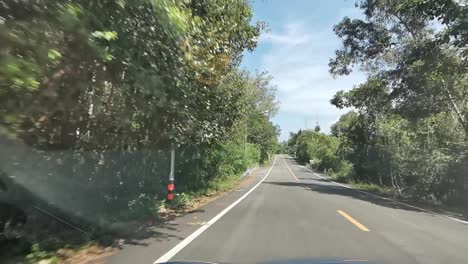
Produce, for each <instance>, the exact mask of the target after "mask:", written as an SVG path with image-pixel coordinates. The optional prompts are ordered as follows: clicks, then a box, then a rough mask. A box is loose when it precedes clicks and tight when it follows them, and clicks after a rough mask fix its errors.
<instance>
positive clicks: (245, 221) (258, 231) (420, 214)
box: [133, 156, 468, 264]
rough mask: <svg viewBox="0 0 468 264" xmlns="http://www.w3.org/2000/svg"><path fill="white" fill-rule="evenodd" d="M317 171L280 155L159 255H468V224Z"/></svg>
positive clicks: (292, 258) (272, 258) (382, 258)
mask: <svg viewBox="0 0 468 264" xmlns="http://www.w3.org/2000/svg"><path fill="white" fill-rule="evenodd" d="M319 176H320V175H318V174H315V173H313V172H311V171H308V170H306V169H305V168H304V167H302V166H300V165H298V164H297V163H295V162H294V161H293V160H292V159H289V158H287V157H286V156H279V157H278V158H277V160H276V163H275V164H274V166H273V168H272V169H271V172H270V174H269V175H268V177H266V178H265V179H264V181H263V182H261V183H260V182H259V184H258V186H257V188H256V189H254V190H253V191H252V192H250V193H249V194H247V193H246V194H245V198H244V199H243V200H242V201H240V202H239V203H238V204H236V205H235V206H233V207H232V209H231V210H229V211H227V212H225V214H224V215H222V216H221V217H218V220H217V221H211V222H208V223H209V226H207V227H206V228H205V229H204V230H202V231H203V232H200V230H198V231H195V233H192V235H191V237H190V238H189V239H185V240H182V239H180V241H182V244H185V245H183V246H181V245H180V244H179V245H178V246H175V248H173V250H172V251H171V252H172V253H169V254H166V255H164V256H165V257H164V256H163V257H162V258H161V257H160V256H154V257H155V258H154V260H156V259H158V258H159V259H160V260H162V259H164V258H166V259H165V260H168V258H169V257H170V258H169V259H170V261H207V262H221V263H336V262H333V261H335V260H336V261H338V260H339V261H343V262H344V263H353V262H356V263H367V262H368V263H421V264H422V263H424V264H430V263H445V264H450V263H468V243H467V242H468V225H467V224H464V223H462V222H456V221H454V220H452V219H449V218H447V217H445V216H442V215H437V214H432V213H430V212H425V211H421V210H418V209H416V208H413V207H408V206H406V205H404V204H401V203H395V202H393V201H390V200H385V199H381V198H378V197H375V196H373V195H370V194H366V193H363V192H359V191H356V190H354V189H350V188H346V186H340V185H338V184H336V183H333V182H329V181H327V180H324V179H323V178H321V177H319ZM226 206H228V205H225V207H226ZM187 240H189V241H187ZM180 241H178V242H177V243H180ZM184 241H185V242H184ZM165 252H167V251H165ZM136 258H137V257H134V258H133V259H136ZM300 260H304V261H303V262H301V261H300Z"/></svg>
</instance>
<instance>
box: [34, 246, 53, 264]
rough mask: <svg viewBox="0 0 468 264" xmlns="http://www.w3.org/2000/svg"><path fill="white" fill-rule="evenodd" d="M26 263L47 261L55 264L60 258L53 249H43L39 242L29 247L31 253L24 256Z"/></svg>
mask: <svg viewBox="0 0 468 264" xmlns="http://www.w3.org/2000/svg"><path fill="white" fill-rule="evenodd" d="M26 260H27V262H28V263H31V264H36V263H39V262H40V263H47V264H56V263H60V258H59V257H57V256H56V253H55V252H54V251H45V250H43V249H41V247H40V245H39V244H34V245H33V246H32V247H31V253H29V254H28V255H27V256H26Z"/></svg>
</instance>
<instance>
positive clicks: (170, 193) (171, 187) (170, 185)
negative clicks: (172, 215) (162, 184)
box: [167, 145, 175, 203]
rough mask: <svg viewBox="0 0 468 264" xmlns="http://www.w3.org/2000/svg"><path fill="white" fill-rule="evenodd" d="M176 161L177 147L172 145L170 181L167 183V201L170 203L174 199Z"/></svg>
mask: <svg viewBox="0 0 468 264" xmlns="http://www.w3.org/2000/svg"><path fill="white" fill-rule="evenodd" d="M174 163H175V147H174V145H172V146H171V171H170V172H169V182H168V184H167V201H168V202H169V203H171V202H172V200H174V188H175V187H174V167H175V165H174Z"/></svg>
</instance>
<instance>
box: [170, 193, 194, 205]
mask: <svg viewBox="0 0 468 264" xmlns="http://www.w3.org/2000/svg"><path fill="white" fill-rule="evenodd" d="M191 202H192V197H191V196H190V195H188V194H186V193H179V194H177V195H175V196H174V200H172V202H171V204H170V206H171V207H172V208H174V209H183V208H185V207H186V206H188V205H189V204H190V203H191Z"/></svg>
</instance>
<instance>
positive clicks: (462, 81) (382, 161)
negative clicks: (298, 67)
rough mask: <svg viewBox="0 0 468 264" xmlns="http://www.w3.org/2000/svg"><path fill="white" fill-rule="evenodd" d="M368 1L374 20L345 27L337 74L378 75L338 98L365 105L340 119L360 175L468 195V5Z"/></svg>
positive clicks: (412, 190)
mask: <svg viewBox="0 0 468 264" xmlns="http://www.w3.org/2000/svg"><path fill="white" fill-rule="evenodd" d="M358 6H359V7H360V8H361V9H362V10H363V13H364V14H365V18H364V19H355V20H351V19H349V18H344V19H343V20H342V21H341V22H340V23H339V24H338V25H337V26H335V29H334V30H335V33H336V34H337V36H338V37H340V38H341V39H342V41H343V47H342V48H341V49H340V50H337V51H336V56H335V58H332V59H331V60H330V72H331V73H332V74H334V75H347V74H349V73H350V72H351V69H352V68H353V67H359V68H360V69H362V70H364V71H365V72H366V73H367V74H368V79H367V81H366V82H365V83H363V84H361V85H359V86H357V87H355V88H354V89H352V90H350V91H347V92H344V91H340V92H338V93H337V94H336V95H335V96H334V97H333V99H332V100H331V103H332V104H333V105H335V106H337V107H338V108H345V107H353V108H354V109H356V110H357V113H355V114H353V115H352V116H351V115H349V116H343V117H342V118H340V121H339V122H338V123H337V124H335V125H334V126H333V127H332V133H333V135H335V136H338V137H340V139H341V143H340V149H341V150H342V153H343V156H344V157H345V159H346V160H348V161H349V162H351V163H352V164H353V173H352V178H353V180H354V181H357V182H360V183H362V182H364V183H372V184H378V185H380V186H390V187H392V188H394V189H395V190H396V191H397V192H398V193H399V194H409V195H412V196H414V197H416V198H430V199H442V200H448V199H463V198H465V199H466V198H467V197H466V195H465V193H466V190H464V187H463V186H464V184H465V183H466V182H467V181H468V178H467V177H466V175H462V174H460V171H459V170H458V169H456V168H462V167H466V159H465V158H464V157H465V153H466V151H467V148H468V145H467V144H466V139H467V138H468V122H467V118H468V100H467V94H468V86H467V85H466V84H467V82H466V80H467V76H468V71H467V68H466V44H467V42H466V40H467V38H466V36H467V33H468V30H467V28H468V27H466V25H467V24H466V23H467V21H468V20H467V14H468V12H467V7H466V6H461V5H457V4H455V2H454V1H445V0H440V1H412V0H408V1H380V0H377V1H374V0H364V1H360V2H359V3H358ZM434 24H439V25H442V27H439V29H436V28H434V26H433V25H434ZM464 196H465V197H464Z"/></svg>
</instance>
